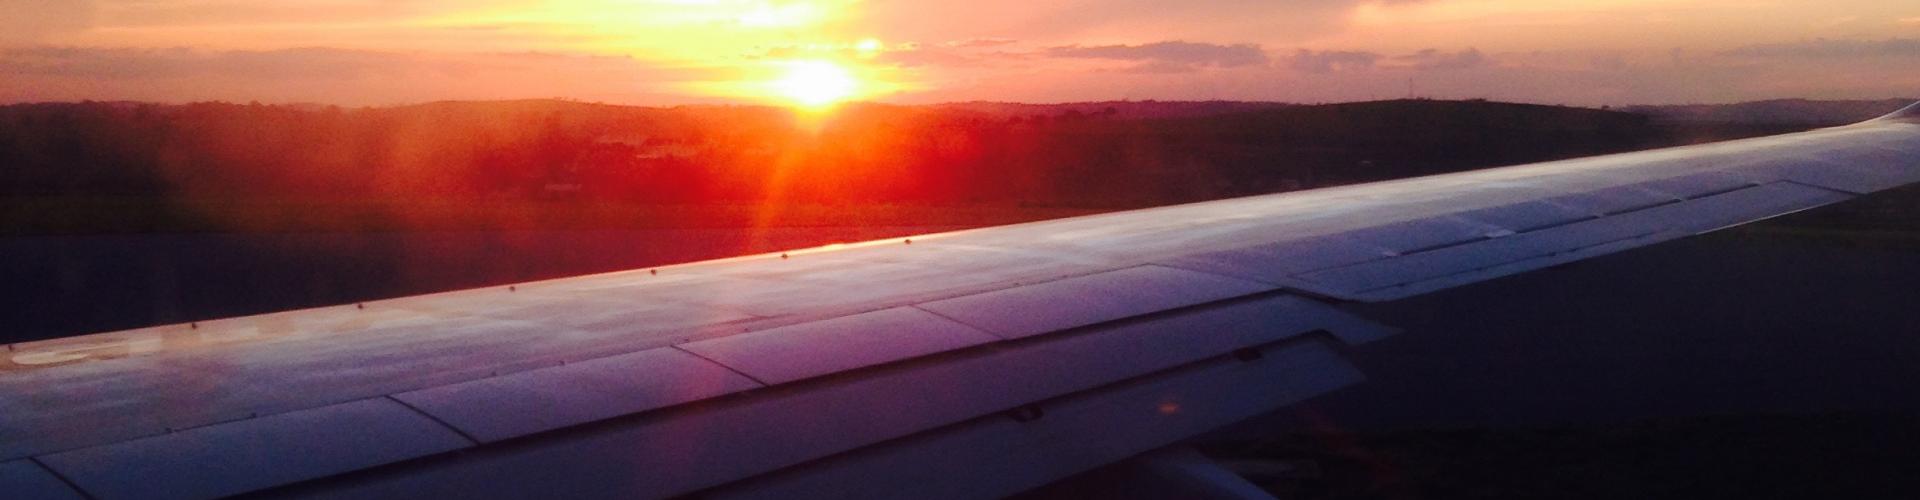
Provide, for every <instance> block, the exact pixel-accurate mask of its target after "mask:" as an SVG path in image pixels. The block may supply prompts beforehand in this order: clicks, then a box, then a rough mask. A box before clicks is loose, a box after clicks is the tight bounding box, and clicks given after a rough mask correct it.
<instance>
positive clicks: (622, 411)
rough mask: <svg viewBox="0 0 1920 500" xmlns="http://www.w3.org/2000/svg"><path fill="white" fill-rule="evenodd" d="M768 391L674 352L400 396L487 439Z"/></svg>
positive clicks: (603, 360) (590, 362)
mask: <svg viewBox="0 0 1920 500" xmlns="http://www.w3.org/2000/svg"><path fill="white" fill-rule="evenodd" d="M760 387H764V386H763V385H761V384H760V383H758V382H755V381H754V380H752V379H749V378H747V377H745V376H743V375H740V374H739V373H736V372H734V371H732V370H729V369H727V368H726V367H724V366H720V365H717V364H714V363H713V362H712V361H708V360H705V359H701V358H700V357H698V356H695V355H692V354H688V353H687V352H685V351H681V350H679V349H675V348H672V347H661V348H655V349H649V350H645V351H640V352H636V353H632V354H622V355H618V356H609V357H605V358H599V359H592V360H587V361H583V362H579V363H570V364H566V365H562V366H555V367H550V368H542V369H538V370H529V371H524V372H519V373H512V374H507V375H501V376H498V377H489V378H484V379H479V380H474V381H469V382H462V383H457V384H449V385H443V386H438V387H432V388H427V389H421V390H417V391H412V392H405V393H400V394H395V395H394V396H393V397H394V399H397V400H400V401H401V402H403V403H406V404H407V405H408V406H412V407H414V408H416V409H419V410H420V411H421V412H424V413H427V414H429V415H433V417H434V418H435V419H438V420H440V421H441V422H444V423H446V424H447V425H449V426H452V427H453V428H455V429H458V430H460V432H461V433H463V434H466V435H467V436H471V437H473V438H474V439H476V440H479V441H481V442H495V441H501V440H505V439H510V438H516V437H520V436H525V435H528V434H533V433H537V432H544V431H550V430H554V429H560V428H564V427H570V426H575V425H581V424H585V423H589V422H595V421H600V420H605V419H609V418H614V417H619V416H623V415H629V414H634V413H641V412H646V411H651V410H657V409H660V408H666V407H670V406H675V405H680V404H686V403H691V402H694V401H700V400H705V399H710V398H714V397H719V396H724V395H727V394H734V393H738V392H741V391H746V390H751V389H757V388H760Z"/></svg>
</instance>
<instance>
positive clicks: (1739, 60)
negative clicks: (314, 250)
mask: <svg viewBox="0 0 1920 500" xmlns="http://www.w3.org/2000/svg"><path fill="white" fill-rule="evenodd" d="M1409 93H1412V94H1414V95H1418V96H1423V97H1436V98H1490V99H1498V100H1512V101H1525V102H1542V103H1565V104H1579V105H1607V104H1614V105H1618V104H1642V103H1647V104H1658V103H1687V102H1730V101H1742V100H1754V99H1767V98H1785V97H1807V98H1862V99H1864V98H1888V97H1905V96H1915V95H1920V2H1892V1H1885V0H1822V1H1798V0H1793V1H1780V0H1565V1H1554V0H1187V1H1182V2H1164V1H1153V0H1109V1H1093V0H1069V1H1059V2H1036V1H1032V0H967V1H945V0H940V1H928V0H812V1H807V0H801V1H777V0H775V1H766V0H545V1H536V0H275V1H270V2H269V1H259V0H0V102H21V101H58V100H81V99H93V100H122V99H124V100H146V101H162V102H185V101H199V100H225V101H238V102H245V101H261V102H272V103H288V102H314V103H331V104H343V105H383V104H398V103H410V102H422V101H433V100H448V99H509V98H550V97H558V98H571V99H580V100H588V101H603V102H612V103H623V104H650V105H664V104H681V103H713V102H803V103H811V104H821V103H827V102H832V101H837V100H840V99H861V100H873V101H884V102H897V103H927V102H947V101H970V100H992V101H1026V102H1060V101H1087V100H1119V99H1133V100H1143V99H1160V100H1203V99H1232V100H1274V101H1289V102H1329V101H1351V100H1368V99H1381V98H1396V97H1405V96H1407V95H1408V94H1409Z"/></svg>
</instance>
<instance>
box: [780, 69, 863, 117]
mask: <svg viewBox="0 0 1920 500" xmlns="http://www.w3.org/2000/svg"><path fill="white" fill-rule="evenodd" d="M785 66H786V70H785V72H783V73H781V75H780V78H779V79H777V80H774V81H773V82H772V83H773V92H774V93H776V94H779V95H780V96H781V97H785V98H787V99H788V100H791V101H793V102H794V103H796V104H799V105H801V106H803V107H808V108H823V107H827V106H831V105H833V104H835V103H839V102H840V101H844V100H846V99H847V98H850V97H853V95H854V94H855V93H857V92H859V90H860V80H859V79H858V78H855V77H854V76H853V72H851V71H848V70H847V68H846V67H843V66H841V65H839V64H835V63H833V62H831V61H793V62H788V63H786V64H785Z"/></svg>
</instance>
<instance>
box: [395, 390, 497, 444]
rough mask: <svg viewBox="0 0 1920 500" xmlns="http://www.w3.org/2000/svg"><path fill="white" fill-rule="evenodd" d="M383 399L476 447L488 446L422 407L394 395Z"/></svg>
mask: <svg viewBox="0 0 1920 500" xmlns="http://www.w3.org/2000/svg"><path fill="white" fill-rule="evenodd" d="M381 397H384V398H387V399H388V400H390V401H393V402H395V403H399V404H400V406H403V407H406V408H407V409H408V410H412V411H413V412H414V413H418V414H420V416H422V417H426V418H427V420H432V421H433V423H436V424H440V426H441V427H445V428H447V430H450V431H453V433H454V434H458V435H460V437H461V438H462V439H466V440H467V441H468V442H471V443H473V445H474V446H480V445H483V444H486V443H485V442H484V441H481V440H480V438H476V437H473V435H472V434H467V431H464V430H461V429H460V428H459V427H456V426H454V425H453V424H452V423H449V422H447V421H446V420H443V419H441V418H440V417H438V416H435V415H434V414H432V413H427V411H426V410H422V409H420V407H417V406H414V405H412V404H410V403H407V402H406V401H405V400H402V399H400V398H396V397H394V395H392V394H388V395H385V396H381Z"/></svg>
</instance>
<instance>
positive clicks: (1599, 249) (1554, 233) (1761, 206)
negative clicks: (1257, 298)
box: [1299, 183, 1846, 300]
mask: <svg viewBox="0 0 1920 500" xmlns="http://www.w3.org/2000/svg"><path fill="white" fill-rule="evenodd" d="M1844 199H1846V196H1845V195H1843V194H1841V193H1836V192H1833V191H1828V190H1825V189H1820V188H1815V187H1809V186H1801V185H1796V184H1790V183H1774V184H1768V185H1764V186H1757V187H1751V188H1746V189H1740V190H1736V191H1731V192H1726V193H1721V194H1717V195H1712V196H1708V197H1704V198H1698V199H1694V200H1689V201H1686V202H1680V203H1674V204H1668V205H1662V206H1659V207H1654V208H1649V209H1644V210H1640V211H1636V212H1628V213H1625V214H1619V215H1614V216H1610V217H1602V218H1599V219H1593V220H1589V221H1585V222H1577V223H1573V224H1568V225H1564V226H1558V227H1553V228H1548V229H1542V230H1538V231H1532V232H1526V233H1520V234H1517V235H1514V236H1509V237H1504V238H1497V239H1493V240H1488V241H1485V242H1480V243H1474V244H1469V245H1461V246H1455V247H1449V248H1443V249H1439V250H1434V251H1431V252H1424V253H1417V254H1412V255H1407V256H1402V257H1396V258H1391V259H1385V260H1380V261H1375V262H1371V263H1365V264H1357V265H1353V266H1348V267H1344V268H1338V269H1329V270H1325V271H1318V272H1313V273H1307V274H1302V275H1300V276H1299V278H1300V279H1302V280H1305V281H1307V282H1310V283H1313V284H1315V286H1313V289H1314V291H1316V292H1319V293H1324V294H1328V295H1334V296H1339V297H1346V298H1353V299H1359V300H1391V299H1395V298H1400V297H1405V296H1408V295H1411V294H1413V293H1422V292H1425V291H1430V290H1433V289H1437V288H1436V285H1443V286H1442V287H1447V286H1459V285H1464V284H1467V283H1472V282H1476V281H1482V280H1486V279H1491V278H1495V277H1499V276H1505V275H1508V274H1512V273H1515V272H1520V271H1524V270H1530V269H1537V268H1540V267H1545V266H1549V265H1555V264H1557V263H1561V262H1567V261H1570V260H1576V259H1570V258H1589V257H1592V256H1595V255H1599V254H1601V253H1603V251H1604V252H1607V253H1610V252H1612V251H1618V250H1623V249H1626V248H1632V247H1636V246H1644V245H1647V244H1652V243H1655V242H1659V241H1665V240H1667V239H1671V238H1673V237H1678V236H1684V235H1692V234H1698V233H1703V232H1707V231H1712V230H1715V229H1720V228H1723V227H1727V226H1732V225H1737V224H1741V223H1746V222H1751V221H1753V220H1755V219H1760V218H1766V217H1772V216H1775V215H1779V214H1784V213H1792V212H1796V211H1800V210H1805V209H1808V208H1812V207H1817V206H1820V205H1825V204H1828V203H1834V202H1837V201H1840V200H1844ZM1523 263H1524V265H1516V264H1523ZM1493 268H1499V269H1500V272H1497V273H1496V272H1487V271H1488V270H1490V269H1493ZM1413 284H1422V286H1411V287H1410V286H1407V285H1413ZM1389 288H1392V290H1386V289H1389Z"/></svg>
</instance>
